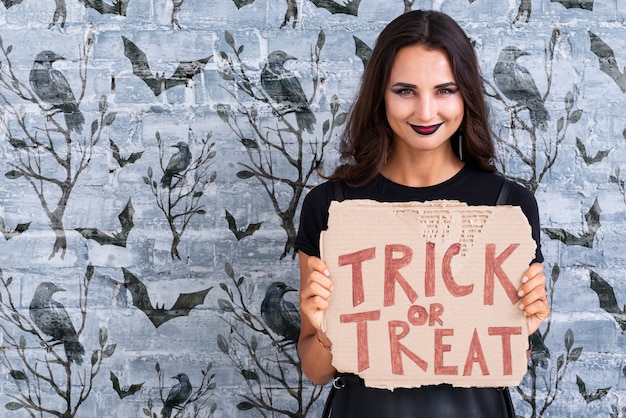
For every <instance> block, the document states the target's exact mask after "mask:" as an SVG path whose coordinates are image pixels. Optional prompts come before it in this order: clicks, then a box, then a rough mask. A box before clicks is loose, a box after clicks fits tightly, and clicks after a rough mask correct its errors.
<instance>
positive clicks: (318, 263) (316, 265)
mask: <svg viewBox="0 0 626 418" xmlns="http://www.w3.org/2000/svg"><path fill="white" fill-rule="evenodd" d="M307 264H308V266H309V268H310V269H311V270H312V271H317V272H319V273H321V274H323V275H324V276H326V277H329V276H330V272H329V271H328V266H326V263H324V262H323V261H322V260H321V259H320V258H318V257H309V258H308V260H307Z"/></svg>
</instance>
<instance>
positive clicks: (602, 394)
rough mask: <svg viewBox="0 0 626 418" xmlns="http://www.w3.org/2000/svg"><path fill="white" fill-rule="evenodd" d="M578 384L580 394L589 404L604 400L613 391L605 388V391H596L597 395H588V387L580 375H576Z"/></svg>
mask: <svg viewBox="0 0 626 418" xmlns="http://www.w3.org/2000/svg"><path fill="white" fill-rule="evenodd" d="M576 384H577V385H578V392H580V394H581V395H583V398H584V399H585V402H587V403H591V402H593V401H597V400H599V399H602V398H604V397H605V396H606V394H607V393H609V390H610V389H611V388H603V389H598V390H596V392H595V393H587V387H586V385H585V382H583V380H582V379H581V378H580V376H578V375H576Z"/></svg>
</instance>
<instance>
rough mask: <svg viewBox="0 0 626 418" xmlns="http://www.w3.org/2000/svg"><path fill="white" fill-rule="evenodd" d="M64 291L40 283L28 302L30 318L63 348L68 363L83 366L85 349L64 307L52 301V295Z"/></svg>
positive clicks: (53, 285) (51, 284)
mask: <svg viewBox="0 0 626 418" xmlns="http://www.w3.org/2000/svg"><path fill="white" fill-rule="evenodd" d="M64 290H65V289H63V288H61V287H58V286H56V285H55V284H54V283H50V282H44V283H40V284H39V285H38V286H37V288H36V289H35V295H34V296H33V299H32V301H31V302H30V308H29V312H30V317H31V319H32V320H33V323H34V324H35V325H36V326H37V328H39V329H40V330H41V332H43V333H44V334H46V335H47V336H49V337H52V340H53V341H59V342H61V343H62V344H63V346H64V348H65V356H66V357H67V360H68V361H69V362H74V363H76V364H83V354H85V348H84V347H83V345H82V344H81V343H80V342H79V341H78V335H77V334H76V329H75V328H74V324H72V320H71V319H70V316H69V315H68V313H67V311H66V310H65V307H64V306H63V305H62V304H60V303H59V302H57V301H55V300H52V295H53V294H55V293H56V292H61V291H64Z"/></svg>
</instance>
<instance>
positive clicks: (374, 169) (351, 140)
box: [329, 10, 496, 185]
mask: <svg viewBox="0 0 626 418" xmlns="http://www.w3.org/2000/svg"><path fill="white" fill-rule="evenodd" d="M414 45H423V46H424V47H426V48H428V49H435V50H441V51H443V52H445V53H446V54H447V56H448V59H449V60H450V67H451V68H452V73H453V74H454V78H455V81H456V83H457V84H458V85H459V91H460V93H461V95H462V97H463V102H464V103H463V104H464V115H463V122H462V123H461V128H460V132H461V133H462V135H463V138H462V143H463V161H464V162H465V163H466V164H468V165H470V166H473V167H476V168H479V169H482V170H486V171H495V170H496V169H495V166H494V165H493V162H492V161H493V158H494V147H493V141H492V138H491V132H490V130H489V122H488V109H487V105H486V103H485V98H484V95H483V90H482V80H481V77H480V70H479V68H478V61H477V59H476V54H475V53H474V48H473V47H472V44H471V43H470V41H469V39H468V37H467V35H466V34H465V32H464V31H463V29H461V27H460V26H459V25H458V24H457V23H456V22H455V21H454V20H453V19H452V18H451V17H449V16H448V15H446V14H444V13H441V12H436V11H424V10H414V11H411V12H408V13H405V14H403V15H401V16H399V17H397V18H396V19H394V20H393V21H392V22H391V23H389V24H388V25H387V26H386V27H385V29H383V31H382V32H381V33H380V35H379V36H378V39H377V41H376V45H375V47H374V50H373V51H372V54H371V56H370V59H369V61H368V64H367V66H366V68H365V71H364V73H363V76H362V78H361V87H360V90H359V92H358V96H357V99H356V101H355V103H354V105H353V106H352V109H351V111H350V114H349V116H348V120H347V122H346V127H345V129H344V131H343V134H342V136H341V145H340V147H341V149H340V151H341V158H342V162H343V164H342V165H341V166H340V167H338V168H337V169H336V170H335V172H334V173H333V174H332V175H330V176H329V178H331V179H337V180H343V181H344V182H346V183H347V184H350V185H362V184H364V183H367V182H368V181H370V180H372V179H373V178H374V177H375V176H376V175H377V174H378V173H379V172H380V169H381V168H382V165H383V164H384V162H385V161H386V159H387V156H388V154H389V151H390V150H391V143H392V141H393V131H392V130H391V127H390V126H389V123H388V121H387V116H386V110H385V100H384V95H385V89H386V88H387V84H388V82H389V74H390V73H391V67H392V66H393V62H394V59H395V57H396V53H397V52H398V51H399V50H400V49H402V48H404V47H407V46H414ZM453 139H454V138H453ZM452 144H453V145H452V147H453V149H454V151H455V152H456V153H457V155H458V152H459V150H458V145H457V144H458V141H454V140H453V141H452Z"/></svg>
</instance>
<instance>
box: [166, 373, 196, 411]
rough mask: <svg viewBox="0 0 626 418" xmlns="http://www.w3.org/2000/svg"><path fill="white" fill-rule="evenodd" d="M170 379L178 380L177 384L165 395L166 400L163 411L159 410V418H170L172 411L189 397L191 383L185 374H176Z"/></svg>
mask: <svg viewBox="0 0 626 418" xmlns="http://www.w3.org/2000/svg"><path fill="white" fill-rule="evenodd" d="M172 379H176V380H178V383H176V384H175V385H174V386H172V388H171V389H170V391H169V393H168V394H167V399H166V400H165V402H164V403H163V409H161V418H170V417H171V416H172V409H174V408H178V407H179V405H181V404H182V403H183V402H185V401H186V400H187V399H189V397H190V396H191V383H190V382H189V377H187V375H186V374H185V373H178V374H177V375H176V376H174V377H172Z"/></svg>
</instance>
